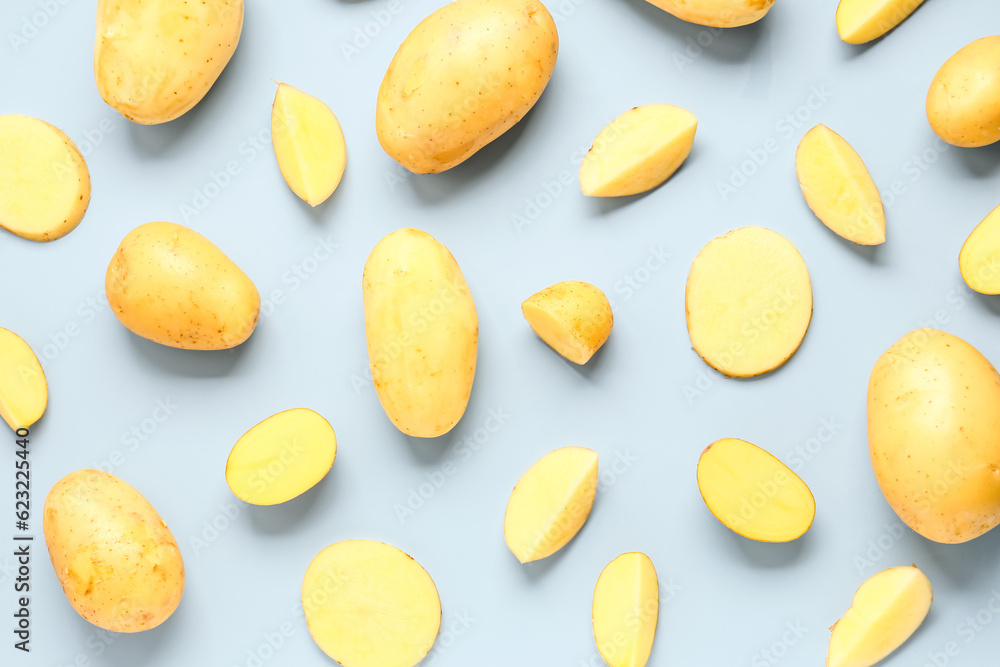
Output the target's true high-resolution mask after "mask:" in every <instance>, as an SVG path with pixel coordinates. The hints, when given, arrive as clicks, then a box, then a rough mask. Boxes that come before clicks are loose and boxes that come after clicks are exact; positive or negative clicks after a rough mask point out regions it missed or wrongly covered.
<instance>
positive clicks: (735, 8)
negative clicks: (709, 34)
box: [647, 0, 774, 28]
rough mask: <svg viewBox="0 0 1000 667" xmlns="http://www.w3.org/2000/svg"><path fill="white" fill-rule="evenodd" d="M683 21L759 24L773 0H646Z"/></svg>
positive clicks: (722, 25) (721, 25) (716, 25)
mask: <svg viewBox="0 0 1000 667" xmlns="http://www.w3.org/2000/svg"><path fill="white" fill-rule="evenodd" d="M647 1H648V2H649V3H650V4H653V5H656V6H657V7H659V8H660V9H662V10H663V11H665V12H669V13H670V14H673V15H674V16H676V17H677V18H679V19H681V20H682V21H687V22H688V23H697V24H698V25H706V26H709V27H712V28H738V27H740V26H743V25H749V24H751V23H756V22H757V21H759V20H761V19H762V18H764V15H765V14H767V13H768V12H769V11H771V5H773V4H774V0H647Z"/></svg>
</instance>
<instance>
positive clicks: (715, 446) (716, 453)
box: [698, 438, 816, 542]
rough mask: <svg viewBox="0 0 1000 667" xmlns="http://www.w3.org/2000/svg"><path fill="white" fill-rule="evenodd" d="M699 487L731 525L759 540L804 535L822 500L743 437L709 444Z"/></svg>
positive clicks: (784, 539)
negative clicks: (817, 504) (818, 499)
mask: <svg viewBox="0 0 1000 667" xmlns="http://www.w3.org/2000/svg"><path fill="white" fill-rule="evenodd" d="M698 490H699V491H701V497H702V498H703V499H704V500H705V504H706V505H708V509H709V510H710V511H711V512H712V514H714V515H715V518H716V519H718V520H719V521H721V522H722V523H723V524H724V525H725V526H726V528H729V529H730V530H732V531H733V532H735V533H738V534H740V535H742V536H743V537H746V538H749V539H751V540H757V541H758V542H790V541H791V540H795V539H798V538H799V537H802V535H804V534H805V532H806V531H807V530H809V527H810V526H812V522H813V518H814V517H815V516H816V501H815V500H814V499H813V495H812V492H811V491H810V490H809V487H808V486H806V483H805V482H803V481H802V479H801V478H800V477H799V476H798V475H796V474H795V473H794V472H792V471H791V470H790V469H789V468H788V467H787V466H786V465H785V464H784V463H782V462H781V461H779V460H778V459H776V458H775V457H774V456H772V455H771V454H769V453H768V452H766V451H764V450H763V449H761V448H760V447H758V446H757V445H754V444H751V443H749V442H747V441H745V440H739V439H737V438H723V439H722V440H717V441H716V442H713V443H712V444H711V445H709V446H708V447H706V448H705V451H704V452H702V454H701V458H700V459H698Z"/></svg>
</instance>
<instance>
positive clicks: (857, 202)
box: [795, 125, 885, 245]
mask: <svg viewBox="0 0 1000 667" xmlns="http://www.w3.org/2000/svg"><path fill="white" fill-rule="evenodd" d="M795 170H796V172H797V173H798V177H799V186H800V187H801V188H802V194H803V195H804V196H805V198H806V203H807V204H809V208H811V209H812V211H813V213H815V214H816V217H817V218H819V219H820V220H821V221H822V222H823V224H824V225H826V226H827V227H829V228H830V230H831V231H833V232H834V233H835V234H837V235H838V236H841V237H843V238H845V239H847V240H848V241H853V242H854V243H858V244H861V245H878V244H880V243H883V242H884V241H885V209H884V207H883V206H882V195H880V194H879V191H878V187H876V185H875V182H874V181H873V180H872V177H871V175H870V174H869V173H868V169H867V167H865V163H864V162H863V161H862V160H861V156H859V155H858V154H857V152H856V151H855V150H854V149H853V148H852V147H851V145H850V144H849V143H847V141H845V140H844V138H843V137H841V136H840V135H839V134H837V133H836V132H834V131H833V130H831V129H830V128H828V127H827V126H826V125H817V126H816V127H814V128H813V129H811V130H809V131H808V132H806V134H805V136H804V137H802V141H801V142H799V148H798V151H796V153H795Z"/></svg>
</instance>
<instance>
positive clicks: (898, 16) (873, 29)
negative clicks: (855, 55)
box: [837, 0, 924, 44]
mask: <svg viewBox="0 0 1000 667" xmlns="http://www.w3.org/2000/svg"><path fill="white" fill-rule="evenodd" d="M923 3H924V0H840V4H839V5H838V6H837V32H838V33H840V38H841V39H842V40H844V41H845V42H847V43H848V44H866V43H868V42H870V41H872V40H875V39H878V38H879V37H881V36H882V35H884V34H885V33H887V32H889V31H890V30H892V29H893V28H895V27H896V26H898V25H899V24H900V23H902V22H903V21H905V20H906V18H907V17H908V16H909V15H910V14H912V13H913V12H914V11H916V9H917V7H919V6H920V5H922V4H923Z"/></svg>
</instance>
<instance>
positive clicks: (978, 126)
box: [927, 35, 1000, 148]
mask: <svg viewBox="0 0 1000 667" xmlns="http://www.w3.org/2000/svg"><path fill="white" fill-rule="evenodd" d="M927 120H929V121H930V124H931V128H932V129H933V130H934V132H935V133H936V134H937V135H938V136H939V137H941V139H943V140H944V141H947V142H948V143H949V144H952V145H954V146H961V147H963V148H975V147H977V146H986V145H989V144H992V143H995V142H997V141H1000V35H994V36H992V37H983V38H981V39H977V40H976V41H974V42H972V43H970V44H968V45H966V46H964V47H963V48H962V49H960V50H959V51H958V53H956V54H955V55H953V56H952V57H951V58H949V59H948V60H947V61H946V62H945V64H944V65H942V66H941V69H939V70H938V72H937V74H935V75H934V80H933V81H931V87H930V90H928V91H927Z"/></svg>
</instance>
